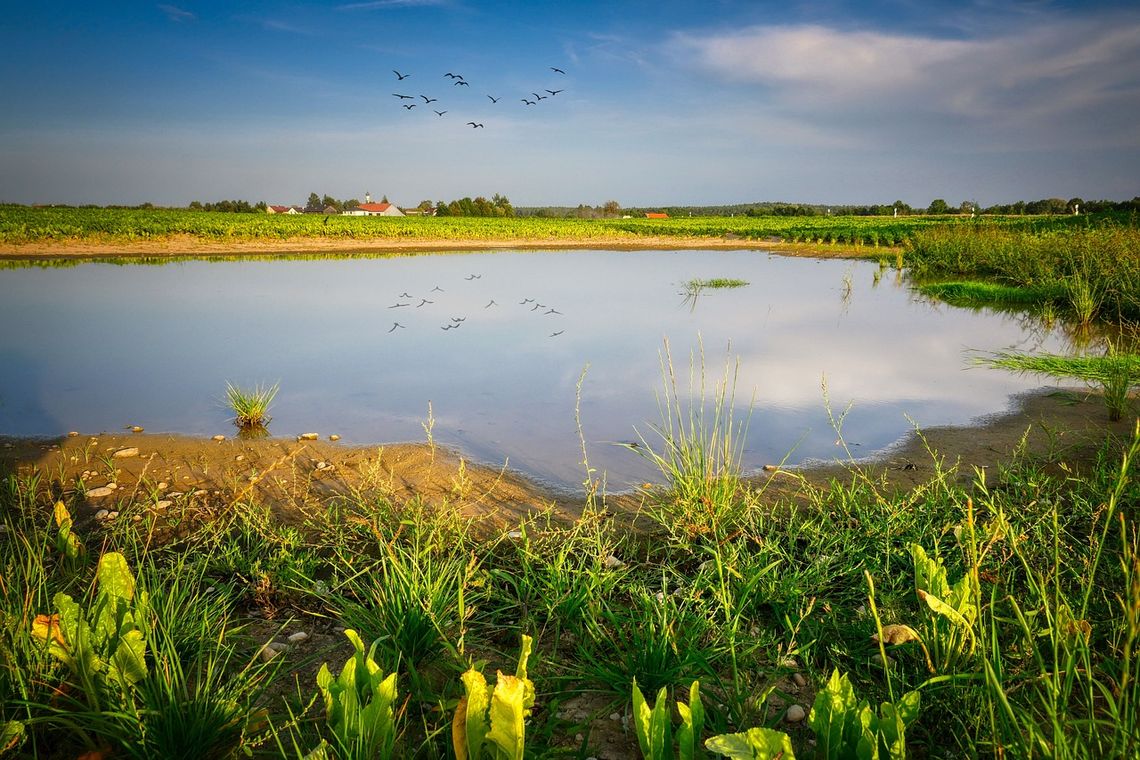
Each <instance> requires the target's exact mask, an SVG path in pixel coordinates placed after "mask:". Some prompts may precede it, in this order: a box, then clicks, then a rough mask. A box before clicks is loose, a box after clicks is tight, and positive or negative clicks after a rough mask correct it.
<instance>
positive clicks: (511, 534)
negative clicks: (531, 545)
mask: <svg viewBox="0 0 1140 760" xmlns="http://www.w3.org/2000/svg"><path fill="white" fill-rule="evenodd" d="M507 538H509V539H512V540H515V541H517V540H518V539H520V538H522V531H521V530H512V531H510V532H509V533H507Z"/></svg>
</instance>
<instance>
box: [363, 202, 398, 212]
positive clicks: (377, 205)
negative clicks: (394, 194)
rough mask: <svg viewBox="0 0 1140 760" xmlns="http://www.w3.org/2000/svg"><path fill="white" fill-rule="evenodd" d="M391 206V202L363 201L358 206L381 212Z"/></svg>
mask: <svg viewBox="0 0 1140 760" xmlns="http://www.w3.org/2000/svg"><path fill="white" fill-rule="evenodd" d="M391 207H392V204H391V203H361V204H360V205H359V206H357V208H358V209H360V210H361V211H375V212H377V213H381V214H382V213H384V212H385V211H387V210H388V209H389V208H391Z"/></svg>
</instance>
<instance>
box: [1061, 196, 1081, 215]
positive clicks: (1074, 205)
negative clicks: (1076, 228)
mask: <svg viewBox="0 0 1140 760" xmlns="http://www.w3.org/2000/svg"><path fill="white" fill-rule="evenodd" d="M1084 207H1085V201H1084V199H1083V198H1070V199H1069V202H1068V203H1067V204H1066V206H1065V208H1066V210H1067V211H1068V212H1069V213H1070V214H1076V213H1077V212H1079V211H1080V210H1081V209H1083V208H1084Z"/></svg>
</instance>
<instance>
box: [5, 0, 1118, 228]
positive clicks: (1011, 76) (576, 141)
mask: <svg viewBox="0 0 1140 760" xmlns="http://www.w3.org/2000/svg"><path fill="white" fill-rule="evenodd" d="M0 62H2V65H0V88H2V91H3V93H4V94H5V98H4V99H5V107H4V108H3V109H2V110H0V201H2V202H15V203H69V204H82V203H95V204H137V203H143V202H151V203H155V204H158V205H173V206H183V205H186V204H188V203H189V202H190V201H192V200H200V201H203V202H205V201H216V200H222V199H238V198H240V199H244V200H248V201H250V202H257V201H265V202H267V203H270V204H295V203H304V202H305V200H306V198H307V197H308V194H309V193H310V192H316V193H318V194H320V195H325V194H328V195H332V196H334V197H336V198H341V199H348V198H357V199H361V200H363V197H364V194H365V192H370V193H371V194H372V196H373V197H374V199H379V198H380V197H382V196H387V197H388V198H389V199H390V200H391V201H392V202H394V203H396V204H398V205H403V206H414V205H416V204H417V203H419V202H420V201H422V200H432V201H435V200H451V199H454V198H460V197H463V196H471V197H474V196H478V195H483V196H486V197H490V196H491V195H492V194H493V193H501V194H503V195H506V196H507V197H508V198H509V199H510V200H511V201H512V202H513V203H514V204H515V205H517V206H543V205H564V206H577V205H578V204H581V203H585V204H589V205H601V204H603V203H604V202H606V201H608V200H616V201H618V202H619V203H620V204H622V205H623V206H639V207H646V206H665V205H706V204H725V203H746V202H755V201H788V202H803V203H826V204H847V203H857V204H863V203H891V202H894V201H895V200H902V201H905V202H907V203H910V204H911V205H914V206H916V207H917V206H921V207H925V206H926V205H928V204H929V203H930V201H931V200H933V199H935V198H943V199H945V200H947V201H948V202H949V203H950V204H951V205H957V204H958V203H960V202H961V201H964V200H972V201H975V202H977V203H980V204H981V205H983V206H988V205H992V204H997V203H1009V202H1013V201H1016V200H1034V199H1039V198H1047V197H1061V198H1066V199H1068V198H1072V197H1081V198H1085V199H1103V198H1107V199H1117V200H1122V199H1128V198H1132V197H1134V196H1137V195H1140V6H1137V4H1136V3H1135V2H1134V0H1132V1H1130V2H1111V1H1106V2H1049V1H1046V0H1038V1H1032V2H995V1H994V0H962V1H960V2H953V3H951V2H920V1H916V0H870V2H858V3H855V2H842V1H841V0H808V1H806V2H795V1H794V0H791V1H788V2H779V3H775V2H767V1H752V2H747V1H743V0H703V1H700V2H693V0H685V1H684V2H681V1H679V0H654V1H653V2H640V1H638V2H593V0H579V1H574V2H571V1H567V0H562V1H560V2H506V1H504V2H478V1H477V0H371V1H370V0H350V1H349V2H324V3H320V2H289V1H288V0H286V1H284V2H272V3H270V2H242V3H233V2H207V1H205V0H202V1H197V0H170V2H163V3H153V2H134V1H132V0H120V1H117V2H98V1H94V2H84V3H76V2H66V1H64V2H54V3H22V4H17V5H15V6H14V7H13V8H11V9H9V10H8V11H6V12H5V13H4V14H2V15H0ZM552 67H554V68H559V69H561V70H562V71H564V72H565V73H559V72H556V71H553V70H552ZM393 70H395V71H398V72H400V73H401V74H407V75H408V77H407V79H404V80H402V81H400V80H398V79H397V74H396V73H394V71H393ZM447 73H454V74H460V75H461V76H462V77H463V81H466V82H468V83H469V84H468V86H462V85H457V84H454V82H455V81H457V80H454V79H451V78H448V77H447V76H446V74H447ZM548 90H560V92H559V93H558V94H557V95H549V94H548V92H547V91H548ZM536 93H537V94H539V95H543V96H544V97H545V99H543V100H537V99H536V98H535V94H536ZM394 95H410V96H412V97H411V99H401V98H397V97H394ZM488 96H493V97H495V98H499V99H500V100H499V102H497V103H495V102H492V101H491V99H490V98H489V97H488ZM425 97H426V98H434V99H435V100H434V101H433V102H431V103H427V102H425ZM524 98H525V99H527V100H530V101H533V102H535V104H534V105H528V104H526V103H524V102H523V99H524ZM411 104H415V106H416V107H415V108H410V109H406V108H403V107H402V106H403V105H411ZM436 110H439V111H446V113H444V114H443V115H442V116H438V115H436V113H434V111H436ZM469 121H471V122H475V123H477V124H482V125H483V126H482V127H481V128H479V127H472V126H469V125H468V124H467V123H466V122H469Z"/></svg>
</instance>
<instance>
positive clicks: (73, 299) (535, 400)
mask: <svg viewBox="0 0 1140 760" xmlns="http://www.w3.org/2000/svg"><path fill="white" fill-rule="evenodd" d="M879 271H880V270H879V266H878V264H876V263H874V262H851V261H835V260H815V259H803V258H785V257H780V256H774V255H770V254H768V253H766V252H764V251H644V252H615V251H573V252H541V253H530V252H496V253H470V254H447V255H427V256H418V257H399V258H333V259H313V260H305V259H289V260H280V259H278V260H239V261H186V262H173V263H168V264H164V265H161V266H142V265H127V266H115V265H108V264H100V263H85V264H81V265H78V266H75V267H72V268H60V269H38V268H31V269H8V270H0V325H2V326H3V329H2V330H0V367H3V369H2V371H0V433H3V434H8V435H55V434H60V433H64V432H66V431H68V430H79V431H82V432H84V433H94V432H99V431H103V430H107V431H112V430H121V429H122V428H123V426H125V425H142V426H143V427H145V428H146V430H147V431H148V432H160V431H163V432H178V433H187V434H192V435H202V436H209V435H214V434H216V433H225V434H227V435H230V434H232V433H233V432H234V429H233V427H232V426H231V425H230V424H229V422H228V420H229V416H230V415H229V412H228V411H227V409H226V408H225V406H224V404H223V403H222V401H221V399H222V397H223V393H224V389H225V386H226V382H227V381H229V382H232V383H234V384H235V385H243V386H252V385H254V384H257V383H263V384H264V383H274V382H279V383H280V392H279V394H278V396H277V399H276V401H275V403H274V405H273V408H272V410H271V414H272V416H273V420H272V422H271V423H270V425H269V430H270V432H271V433H272V434H275V435H282V436H289V435H296V434H297V433H300V432H304V431H320V432H321V433H322V434H329V433H338V434H340V435H341V436H342V438H343V442H344V443H348V444H382V443H385V442H399V441H423V440H425V432H424V428H423V423H424V422H425V421H426V419H427V417H428V404H429V402H430V403H431V406H432V409H433V412H434V417H435V425H434V436H435V440H436V441H437V442H440V443H444V444H447V445H451V446H454V447H456V448H457V449H459V450H460V451H461V452H462V453H463V454H464V455H466V456H467V457H469V458H471V459H474V460H476V461H482V462H487V463H492V464H496V465H502V464H503V462H504V460H505V461H507V462H508V463H509V465H510V467H512V468H514V469H516V470H519V471H522V472H524V473H526V474H528V475H530V476H532V477H534V478H536V479H538V480H540V481H542V482H545V483H547V484H549V485H553V486H558V487H567V488H569V487H575V486H576V485H577V484H579V483H580V482H581V481H582V478H583V472H582V466H581V459H582V454H581V444H580V442H579V437H578V432H577V429H576V425H575V397H576V385H577V383H578V380H579V377H580V376H581V375H582V372H583V370H584V369H586V368H588V369H587V371H586V375H585V380H584V382H583V385H582V392H581V403H580V411H581V420H582V429H583V432H584V436H585V439H586V442H587V450H588V454H589V458H590V464H591V465H592V466H593V467H595V468H597V469H598V470H599V471H605V472H606V473H607V475H608V483H609V486H610V488H611V489H618V488H622V487H626V486H629V485H630V484H633V483H636V482H639V481H641V480H644V479H646V478H651V471H650V470H649V468H648V467H647V465H646V463H645V461H644V460H643V459H642V458H641V457H639V456H638V455H637V454H636V453H634V452H633V451H631V450H630V449H629V448H626V447H622V446H620V445H616V444H619V443H621V442H630V441H635V440H637V438H638V432H637V431H640V432H641V433H642V434H643V435H645V437H646V439H647V440H649V441H650V442H652V441H653V433H652V428H651V426H652V425H653V424H655V423H657V422H658V421H659V419H660V415H659V410H658V405H657V401H656V397H655V392H657V391H659V390H660V388H661V386H662V380H661V365H660V356H661V350H662V347H663V345H664V341H665V340H668V342H669V345H670V347H671V350H672V354H673V359H674V364H675V367H676V369H677V373H678V376H679V378H680V380H681V381H682V385H683V387H682V389H681V392H682V395H687V378H688V373H689V361H690V353H691V352H694V351H696V350H698V346H699V342H700V341H703V344H704V350H705V357H706V362H707V364H708V365H709V368H710V375H711V376H713V377H719V376H720V375H721V371H722V369H723V366H724V363H725V359H726V357H729V356H731V357H732V361H733V362H735V361H736V359H739V363H740V364H739V366H740V370H739V376H738V380H737V383H736V406H737V417H738V418H739V419H744V418H747V417H748V413H749V408H750V407H751V410H752V411H751V418H750V422H749V425H748V435H747V441H746V446H745V451H744V457H745V465H746V467H748V468H753V469H754V468H759V467H761V466H762V465H764V464H766V463H770V462H776V461H780V460H782V459H784V458H785V457H786V456H787V458H788V461H789V462H791V463H795V462H802V461H804V460H808V459H832V458H835V457H837V456H840V455H841V454H842V451H841V449H840V448H839V447H837V446H836V433H835V430H834V429H833V428H832V425H831V424H830V422H829V420H828V415H827V404H826V403H825V393H824V390H823V384H824V381H826V389H827V391H826V394H827V399H828V400H829V402H830V406H831V409H832V410H833V412H834V413H835V414H836V415H838V414H840V413H842V412H843V411H844V410H845V409H848V407H849V412H848V414H847V417H846V420H845V422H844V425H843V437H844V438H845V440H846V441H847V442H848V444H849V445H850V446H851V447H852V451H853V452H855V453H856V454H857V455H860V456H865V455H871V454H873V453H874V452H875V451H877V450H881V449H883V448H884V447H887V446H890V445H891V444H892V443H894V442H895V441H897V440H898V439H899V438H900V437H901V436H903V435H904V434H906V433H907V432H908V431H909V430H911V429H912V421H913V423H914V424H917V425H919V426H922V427H928V426H932V425H943V424H964V423H967V422H969V421H970V420H971V419H973V418H976V417H978V416H980V415H986V414H991V413H995V412H1000V411H1002V410H1004V409H1005V408H1007V407H1008V406H1009V404H1010V397H1011V395H1013V394H1016V393H1018V392H1021V391H1024V390H1026V389H1029V388H1032V387H1035V386H1036V385H1038V384H1039V383H1037V382H1035V381H1034V380H1032V379H1025V378H1019V377H1016V376H1012V375H1010V374H1007V373H1004V372H999V371H995V370H988V369H980V368H971V367H969V357H970V355H971V352H974V351H982V352H985V351H995V350H1034V349H1042V350H1052V351H1057V350H1062V349H1063V345H1062V340H1061V338H1059V337H1053V336H1050V335H1048V334H1046V333H1044V332H1043V331H1041V330H1040V329H1034V328H1033V327H1032V326H1030V325H1026V324H1022V321H1021V320H1019V319H1018V318H1016V317H1011V316H1008V315H1001V314H994V313H987V312H971V311H967V310H960V309H953V308H950V307H945V306H937V305H932V304H931V303H929V302H928V301H926V300H925V299H923V298H921V297H919V296H916V295H914V294H912V293H911V292H910V291H909V290H908V288H907V287H906V285H905V284H904V283H902V282H901V281H899V280H897V279H896V273H895V272H894V271H893V270H885V271H883V272H882V273H881V278H877V277H876V273H878V272H879ZM714 277H730V278H740V279H743V280H747V281H748V282H749V283H750V284H749V285H748V286H747V287H743V288H738V289H734V290H717V291H709V290H706V291H704V293H703V294H702V295H700V296H699V297H698V298H697V299H696V300H695V301H693V300H692V299H689V300H686V299H685V298H684V297H683V296H682V294H681V291H682V290H683V283H684V282H686V281H688V280H690V279H692V278H714ZM396 304H406V305H401V306H396ZM537 304H541V306H537ZM445 328H446V329H445ZM789 452H790V455H789Z"/></svg>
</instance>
